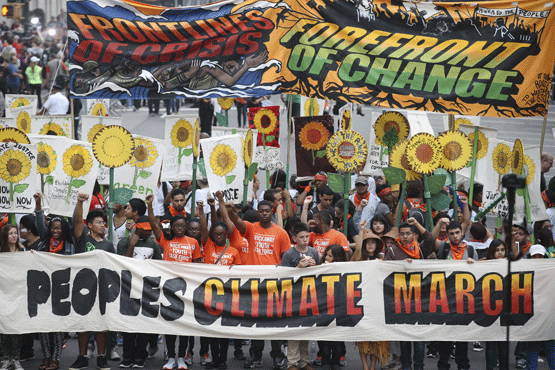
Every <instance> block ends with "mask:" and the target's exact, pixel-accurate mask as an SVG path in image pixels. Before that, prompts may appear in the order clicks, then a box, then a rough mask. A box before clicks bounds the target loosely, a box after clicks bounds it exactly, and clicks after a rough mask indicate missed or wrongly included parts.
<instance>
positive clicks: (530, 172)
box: [524, 154, 536, 185]
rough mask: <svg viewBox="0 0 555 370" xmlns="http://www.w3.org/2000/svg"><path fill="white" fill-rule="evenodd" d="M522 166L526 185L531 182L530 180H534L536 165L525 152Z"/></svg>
mask: <svg viewBox="0 0 555 370" xmlns="http://www.w3.org/2000/svg"><path fill="white" fill-rule="evenodd" d="M524 166H525V167H526V185H530V184H532V181H534V175H535V172H536V166H535V165H534V161H532V158H530V157H529V156H527V155H526V154H525V155H524Z"/></svg>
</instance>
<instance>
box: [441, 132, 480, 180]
mask: <svg viewBox="0 0 555 370" xmlns="http://www.w3.org/2000/svg"><path fill="white" fill-rule="evenodd" d="M437 140H438V141H439V144H440V145H441V147H442V149H443V150H442V152H443V158H442V159H441V167H443V168H444V169H446V170H447V171H458V170H460V169H462V168H464V167H465V166H466V165H467V164H468V162H470V160H471V159H472V144H471V143H470V140H468V137H467V136H466V135H465V134H463V133H462V132H460V131H456V130H449V131H445V132H444V133H442V134H441V135H439V136H438V137H437Z"/></svg>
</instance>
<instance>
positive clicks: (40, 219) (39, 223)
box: [33, 193, 48, 240]
mask: <svg viewBox="0 0 555 370" xmlns="http://www.w3.org/2000/svg"><path fill="white" fill-rule="evenodd" d="M33 198H35V226H36V227H37V231H38V232H39V237H40V240H44V239H45V238H46V236H47V235H48V230H47V229H46V225H45V223H44V212H43V211H42V207H41V199H42V195H41V193H36V194H34V195H33Z"/></svg>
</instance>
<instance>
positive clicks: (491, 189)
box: [482, 139, 522, 219]
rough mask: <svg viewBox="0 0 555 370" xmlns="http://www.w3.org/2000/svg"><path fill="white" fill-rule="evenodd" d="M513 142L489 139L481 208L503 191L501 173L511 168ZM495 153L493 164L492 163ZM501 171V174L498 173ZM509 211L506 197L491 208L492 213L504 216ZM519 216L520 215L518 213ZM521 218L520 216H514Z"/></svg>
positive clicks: (505, 172) (485, 206) (503, 173)
mask: <svg viewBox="0 0 555 370" xmlns="http://www.w3.org/2000/svg"><path fill="white" fill-rule="evenodd" d="M512 149H513V143H509V142H508V141H503V140H498V139H490V140H489V145H488V152H487V154H486V157H485V159H486V168H487V169H488V171H489V173H490V174H489V176H486V177H485V181H484V190H483V193H482V194H483V195H482V208H487V207H488V206H489V205H490V204H491V203H492V202H493V201H495V200H496V199H497V198H498V197H499V196H500V195H501V193H502V192H503V188H502V186H501V179H502V177H503V175H505V174H507V173H508V172H510V170H511V163H512V160H511V151H512ZM494 155H495V164H494ZM499 172H501V174H500V173H499ZM508 212H509V203H508V202H507V198H505V199H503V200H502V201H501V202H499V203H498V204H497V205H496V206H495V207H494V208H493V209H492V213H493V214H495V215H497V216H501V217H505V216H507V214H508ZM520 216H521V215H520ZM515 218H516V219H522V217H515Z"/></svg>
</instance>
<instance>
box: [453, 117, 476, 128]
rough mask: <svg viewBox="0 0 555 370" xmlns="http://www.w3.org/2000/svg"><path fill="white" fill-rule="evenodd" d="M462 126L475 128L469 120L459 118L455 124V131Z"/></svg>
mask: <svg viewBox="0 0 555 370" xmlns="http://www.w3.org/2000/svg"><path fill="white" fill-rule="evenodd" d="M461 125H469V126H473V125H472V122H471V121H470V120H469V119H468V118H457V119H456V120H455V121H454V122H453V130H458V129H459V127H460V126H461Z"/></svg>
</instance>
